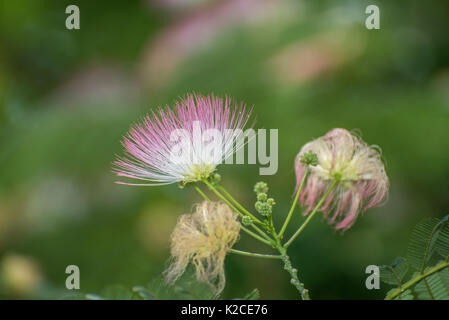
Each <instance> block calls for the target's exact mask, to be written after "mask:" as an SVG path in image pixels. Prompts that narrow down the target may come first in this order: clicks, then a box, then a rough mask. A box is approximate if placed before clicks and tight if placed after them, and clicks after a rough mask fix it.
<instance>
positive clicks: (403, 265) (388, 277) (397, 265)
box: [379, 257, 408, 287]
mask: <svg viewBox="0 0 449 320" xmlns="http://www.w3.org/2000/svg"><path fill="white" fill-rule="evenodd" d="M379 269H380V279H381V280H382V281H383V282H385V283H388V284H392V285H395V286H397V287H399V286H400V285H401V283H402V279H403V278H404V276H405V275H406V273H407V271H408V263H407V260H405V258H403V257H397V258H396V259H394V260H393V262H392V263H391V264H389V265H381V266H379Z"/></svg>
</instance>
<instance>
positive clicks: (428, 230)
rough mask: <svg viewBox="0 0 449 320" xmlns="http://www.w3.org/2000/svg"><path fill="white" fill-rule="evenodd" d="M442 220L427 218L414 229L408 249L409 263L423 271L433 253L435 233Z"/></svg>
mask: <svg viewBox="0 0 449 320" xmlns="http://www.w3.org/2000/svg"><path fill="white" fill-rule="evenodd" d="M440 224H441V222H440V220H438V219H436V218H426V219H424V220H423V221H421V222H420V223H418V225H417V226H416V227H415V228H414V229H413V231H412V234H411V237H410V241H409V245H408V251H407V260H408V262H409V264H410V265H411V266H412V267H413V268H414V269H415V270H418V271H419V272H423V271H424V269H425V267H426V265H427V263H428V261H429V260H430V258H431V256H432V255H433V250H434V247H435V246H434V243H435V235H436V233H437V231H438V229H439V227H440Z"/></svg>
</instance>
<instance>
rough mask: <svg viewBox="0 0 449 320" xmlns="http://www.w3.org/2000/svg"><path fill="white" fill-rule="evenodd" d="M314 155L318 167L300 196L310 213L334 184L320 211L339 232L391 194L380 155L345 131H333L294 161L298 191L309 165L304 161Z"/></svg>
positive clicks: (311, 168) (311, 145) (314, 169)
mask: <svg viewBox="0 0 449 320" xmlns="http://www.w3.org/2000/svg"><path fill="white" fill-rule="evenodd" d="M310 154H315V155H316V157H317V160H318V163H314V164H311V165H310V166H309V175H308V176H307V181H306V183H305V185H304V188H303V190H302V191H301V194H300V198H299V200H300V202H301V204H302V205H305V206H306V211H305V214H307V213H308V212H310V210H312V209H313V208H314V207H315V206H316V205H317V203H318V202H319V200H320V199H321V197H322V196H323V195H324V194H325V193H326V191H327V190H328V188H329V187H330V186H331V184H332V183H333V182H334V181H335V180H336V181H337V185H336V186H335V188H334V189H333V190H332V191H331V193H330V194H329V196H328V197H327V198H326V201H325V202H324V204H323V206H322V207H321V210H322V211H323V212H324V214H325V217H326V218H329V223H336V229H337V230H339V229H342V230H346V229H348V228H350V227H351V226H352V225H353V224H354V222H355V220H356V218H357V216H358V214H359V213H360V212H363V211H365V210H367V209H369V208H371V207H374V206H376V205H379V204H380V203H381V202H382V201H383V200H384V199H385V197H386V195H387V192H388V177H387V175H386V173H385V167H384V165H383V163H382V160H381V155H380V152H379V151H378V150H377V149H376V148H374V147H372V146H368V145H367V144H366V143H365V142H364V141H362V140H361V139H360V138H358V137H357V136H355V135H353V134H351V133H350V132H349V131H347V130H345V129H333V130H331V131H329V132H328V133H326V135H324V136H323V137H320V138H318V139H316V140H313V141H311V142H309V143H307V144H306V145H305V146H304V147H303V148H302V149H301V151H300V152H299V154H298V155H297V157H296V161H295V170H296V180H297V188H298V187H299V184H300V182H301V180H302V178H303V176H304V173H305V168H306V164H305V163H303V162H304V158H303V162H302V161H301V158H302V157H303V155H306V157H307V156H308V155H310Z"/></svg>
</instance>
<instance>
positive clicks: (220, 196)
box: [203, 180, 272, 246]
mask: <svg viewBox="0 0 449 320" xmlns="http://www.w3.org/2000/svg"><path fill="white" fill-rule="evenodd" d="M203 182H204V183H205V184H206V185H207V186H208V187H209V189H210V190H211V191H212V192H213V193H215V194H216V195H217V197H219V198H220V199H221V200H223V201H224V202H225V203H226V204H227V205H228V206H229V207H230V208H231V209H232V210H234V211H235V212H236V213H237V214H239V215H240V216H241V217H245V216H246V215H245V214H243V213H241V212H240V211H239V210H238V209H237V208H236V207H234V206H233V205H232V203H230V202H229V200H228V199H226V198H225V197H224V196H223V195H222V194H221V193H220V192H218V190H217V189H216V188H215V187H214V186H213V185H212V184H211V183H210V182H209V181H207V180H203ZM251 227H252V228H254V230H256V231H257V232H259V234H261V235H262V236H263V237H264V238H265V239H267V240H268V241H269V243H270V246H271V245H272V244H271V242H270V241H271V240H272V239H271V238H270V237H269V236H268V235H267V234H266V233H265V232H263V231H262V230H261V229H259V228H258V227H257V226H256V225H254V223H252V224H251ZM242 229H243V227H242ZM243 230H244V229H243Z"/></svg>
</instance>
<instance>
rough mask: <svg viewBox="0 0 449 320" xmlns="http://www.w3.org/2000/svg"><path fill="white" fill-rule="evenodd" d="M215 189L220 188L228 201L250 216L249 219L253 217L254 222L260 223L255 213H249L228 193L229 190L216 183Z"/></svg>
mask: <svg viewBox="0 0 449 320" xmlns="http://www.w3.org/2000/svg"><path fill="white" fill-rule="evenodd" d="M217 189H218V190H220V191H221V192H223V193H224V195H225V196H226V197H227V198H228V199H229V201H231V202H232V203H233V204H234V205H235V206H236V207H237V208H238V209H239V210H241V211H242V212H243V213H245V214H246V215H248V216H250V217H251V219H253V221H254V222H256V223H258V224H262V225H263V223H262V221H260V220H259V219H258V218H257V217H256V216H255V215H253V214H252V213H250V212H249V211H248V210H246V209H245V208H244V207H243V206H242V205H241V204H240V203H238V202H237V200H235V199H234V198H233V197H232V196H231V195H230V194H229V192H227V191H226V190H225V188H223V187H222V186H220V185H217Z"/></svg>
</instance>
